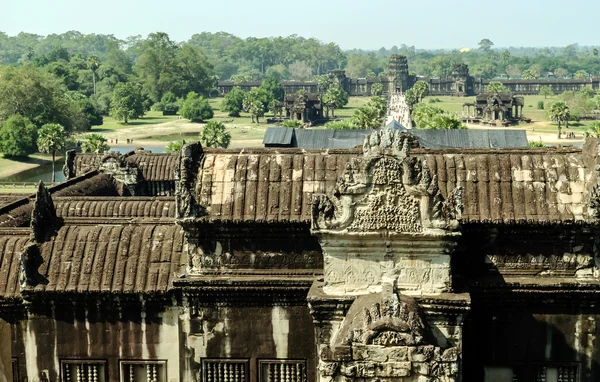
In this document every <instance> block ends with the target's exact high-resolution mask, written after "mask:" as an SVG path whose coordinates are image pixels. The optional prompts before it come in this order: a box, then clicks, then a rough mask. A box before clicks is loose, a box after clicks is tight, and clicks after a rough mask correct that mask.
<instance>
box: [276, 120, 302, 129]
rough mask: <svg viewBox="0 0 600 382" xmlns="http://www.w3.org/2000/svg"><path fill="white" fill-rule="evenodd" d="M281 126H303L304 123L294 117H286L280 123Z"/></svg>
mask: <svg viewBox="0 0 600 382" xmlns="http://www.w3.org/2000/svg"><path fill="white" fill-rule="evenodd" d="M281 126H283V127H300V128H302V127H304V124H303V123H302V122H300V121H298V120H296V119H287V120H285V121H283V122H282V123H281Z"/></svg>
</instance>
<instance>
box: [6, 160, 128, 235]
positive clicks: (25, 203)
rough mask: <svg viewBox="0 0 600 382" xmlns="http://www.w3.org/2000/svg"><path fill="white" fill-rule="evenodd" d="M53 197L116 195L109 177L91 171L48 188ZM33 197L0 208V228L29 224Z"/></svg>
mask: <svg viewBox="0 0 600 382" xmlns="http://www.w3.org/2000/svg"><path fill="white" fill-rule="evenodd" d="M49 191H50V193H51V194H52V195H53V196H57V197H58V196H62V197H76V196H86V195H87V196H92V195H97V196H113V195H114V196H116V195H118V193H117V190H116V187H115V184H114V182H113V178H112V177H111V176H110V175H106V174H98V173H97V172H96V171H91V172H89V173H87V174H84V175H82V176H79V177H76V178H73V179H70V180H68V181H66V182H63V183H60V184H58V185H56V186H53V187H50V188H49ZM33 198H34V195H28V196H25V197H22V198H20V199H18V200H15V201H13V202H12V203H9V204H6V205H4V206H2V207H1V208H0V227H23V226H27V225H28V224H29V220H30V218H31V211H32V210H33V203H32V200H33Z"/></svg>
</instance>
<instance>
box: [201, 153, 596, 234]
mask: <svg viewBox="0 0 600 382" xmlns="http://www.w3.org/2000/svg"><path fill="white" fill-rule="evenodd" d="M411 153H412V154H413V155H415V156H417V157H425V158H426V159H427V164H428V165H429V167H430V169H431V172H432V174H435V175H437V179H438V183H439V187H440V189H441V192H442V194H443V196H444V197H446V196H447V195H448V194H449V193H450V192H451V191H452V190H453V189H454V188H455V187H457V186H462V188H463V201H464V212H463V214H462V221H463V222H482V223H483V222H504V223H514V222H524V221H533V222H539V223H542V222H543V223H546V222H560V221H562V222H575V221H583V220H586V215H585V214H586V212H587V211H586V208H585V207H584V201H583V200H584V193H585V192H586V190H585V188H586V187H585V184H586V180H587V179H588V178H589V176H590V171H589V170H590V169H587V168H586V165H585V163H584V160H583V156H582V152H581V150H579V149H571V148H569V149H504V150H490V149H487V150H477V149H460V150H456V149H454V150H453V149H445V150H442V149H439V150H427V149H414V150H412V152H411ZM358 155H362V153H361V151H360V150H356V149H355V150H335V151H334V150H329V151H305V150H295V151H294V150H277V151H276V150H263V151H260V150H255V151H249V150H242V151H239V150H237V151H235V150H224V151H221V152H218V153H217V152H207V153H205V154H204V159H203V164H202V167H201V169H200V170H199V176H198V182H197V185H196V192H197V194H198V195H199V198H200V203H201V204H202V205H204V206H206V207H207V209H208V212H209V218H210V219H211V220H213V221H301V222H309V221H310V219H311V202H312V194H313V193H314V194H318V193H326V194H328V193H331V192H332V191H333V189H334V187H335V185H336V182H337V179H338V178H339V177H340V176H341V175H342V174H343V172H344V169H345V166H346V163H347V162H348V160H349V159H350V158H352V157H355V156H358Z"/></svg>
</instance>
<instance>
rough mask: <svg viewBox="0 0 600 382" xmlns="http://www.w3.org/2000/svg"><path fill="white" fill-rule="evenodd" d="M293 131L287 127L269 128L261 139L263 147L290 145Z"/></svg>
mask: <svg viewBox="0 0 600 382" xmlns="http://www.w3.org/2000/svg"><path fill="white" fill-rule="evenodd" d="M293 135H294V129H292V128H289V127H269V128H267V131H265V137H264V138H263V144H264V145H291V144H292V136H293Z"/></svg>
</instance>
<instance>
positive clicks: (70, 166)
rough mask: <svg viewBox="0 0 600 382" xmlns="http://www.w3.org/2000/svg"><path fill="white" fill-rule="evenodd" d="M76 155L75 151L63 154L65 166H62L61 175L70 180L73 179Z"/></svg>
mask: <svg viewBox="0 0 600 382" xmlns="http://www.w3.org/2000/svg"><path fill="white" fill-rule="evenodd" d="M76 154H77V151H76V150H68V151H67V152H66V153H65V164H64V166H63V169H62V171H63V174H64V175H65V178H67V179H71V178H74V177H75V155H76Z"/></svg>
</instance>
